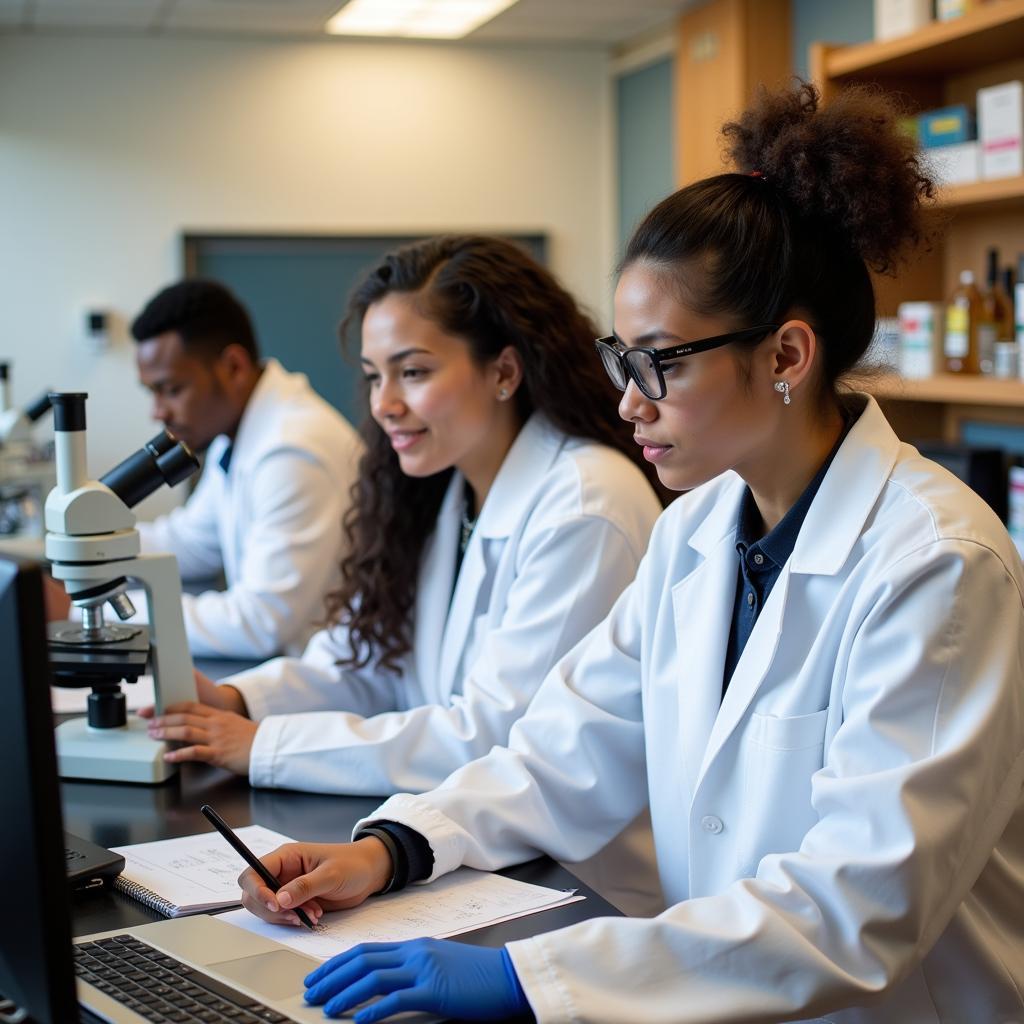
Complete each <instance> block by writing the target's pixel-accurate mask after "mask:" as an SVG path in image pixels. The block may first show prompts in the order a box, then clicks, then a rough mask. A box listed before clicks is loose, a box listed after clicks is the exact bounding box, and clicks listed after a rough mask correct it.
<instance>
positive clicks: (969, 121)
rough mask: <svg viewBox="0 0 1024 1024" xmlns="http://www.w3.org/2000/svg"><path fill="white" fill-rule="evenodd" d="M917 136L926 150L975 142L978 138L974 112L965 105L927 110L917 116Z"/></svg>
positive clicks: (958, 104) (959, 104)
mask: <svg viewBox="0 0 1024 1024" xmlns="http://www.w3.org/2000/svg"><path fill="white" fill-rule="evenodd" d="M917 135H918V139H919V141H920V143H921V145H922V146H923V147H924V148H925V149H931V148H933V147H934V146H952V145H953V144H954V143H957V142H973V141H974V140H975V139H976V138H977V137H978V133H977V129H976V128H975V124H974V111H973V110H971V108H970V107H968V106H967V105H966V104H965V103H957V104H955V105H954V106H952V107H942V108H941V109H939V110H926V111H925V112H924V113H923V114H918V115H917Z"/></svg>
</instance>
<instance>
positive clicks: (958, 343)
mask: <svg viewBox="0 0 1024 1024" xmlns="http://www.w3.org/2000/svg"><path fill="white" fill-rule="evenodd" d="M980 324H981V292H979V291H978V289H977V286H976V285H975V283H974V274H973V273H972V272H971V271H970V270H962V271H961V272H960V283H959V284H958V285H957V287H956V290H955V291H954V292H953V294H952V295H951V296H950V298H949V302H948V303H947V304H946V339H945V353H946V372H947V373H978V372H979V365H978V327H979V325H980Z"/></svg>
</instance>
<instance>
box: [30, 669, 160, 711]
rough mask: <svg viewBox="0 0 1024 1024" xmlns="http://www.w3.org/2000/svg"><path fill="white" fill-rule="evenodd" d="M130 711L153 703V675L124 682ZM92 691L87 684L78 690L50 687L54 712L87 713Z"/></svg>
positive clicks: (122, 686)
mask: <svg viewBox="0 0 1024 1024" xmlns="http://www.w3.org/2000/svg"><path fill="white" fill-rule="evenodd" d="M121 689H122V690H123V691H124V695H125V699H126V700H127V702H128V710H129V711H138V710H139V708H144V707H146V706H147V705H149V704H152V703H153V700H154V693H153V677H152V676H139V678H138V680H137V681H136V682H134V683H122V684H121ZM91 692H92V691H91V690H90V689H89V688H88V687H87V686H86V687H82V688H80V689H76V690H66V689H64V688H63V687H60V686H51V687H50V705H51V706H52V708H53V711H54V714H57V715H75V714H82V715H84V714H85V707H86V701H87V700H88V699H89V694H90V693H91Z"/></svg>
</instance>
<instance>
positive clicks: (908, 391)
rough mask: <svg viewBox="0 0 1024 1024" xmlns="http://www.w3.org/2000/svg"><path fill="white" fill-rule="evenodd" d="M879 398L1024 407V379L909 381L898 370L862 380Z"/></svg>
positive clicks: (939, 377) (946, 377)
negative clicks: (895, 372)
mask: <svg viewBox="0 0 1024 1024" xmlns="http://www.w3.org/2000/svg"><path fill="white" fill-rule="evenodd" d="M860 387H862V388H865V389H866V390H868V391H870V392H871V394H873V395H874V396H875V397H876V398H884V399H889V400H891V401H898V402H935V403H943V404H947V405H976V406H977V405H981V406H996V407H1006V406H1016V407H1017V408H1019V409H1021V410H1024V380H1000V379H998V378H995V377H982V376H976V375H973V374H971V375H968V374H964V375H958V374H952V373H944V374H939V375H937V376H935V377H928V378H925V379H924V380H907V379H906V378H904V377H900V376H898V375H897V374H894V373H888V374H881V375H879V376H878V377H872V378H870V379H868V380H866V381H862V382H861V383H860Z"/></svg>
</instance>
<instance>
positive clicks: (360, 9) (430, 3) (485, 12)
mask: <svg viewBox="0 0 1024 1024" xmlns="http://www.w3.org/2000/svg"><path fill="white" fill-rule="evenodd" d="M515 2H516V0H349V2H348V3H347V4H346V5H345V6H344V7H343V8H342V9H341V10H340V11H338V13H337V14H336V15H335V16H334V17H333V18H331V20H330V21H328V23H327V25H326V26H325V27H326V29H327V31H328V32H330V33H332V34H333V35H356V36H404V37H407V38H419V39H460V38H462V37H463V36H466V35H469V33H470V32H472V31H473V30H474V29H476V28H479V27H480V26H481V25H483V24H485V23H486V22H488V21H490V20H491V19H492V18H493V17H495V15H497V14H500V13H501V12H502V11H504V10H507V9H508V8H509V7H511V6H512V5H513V4H514V3H515Z"/></svg>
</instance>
